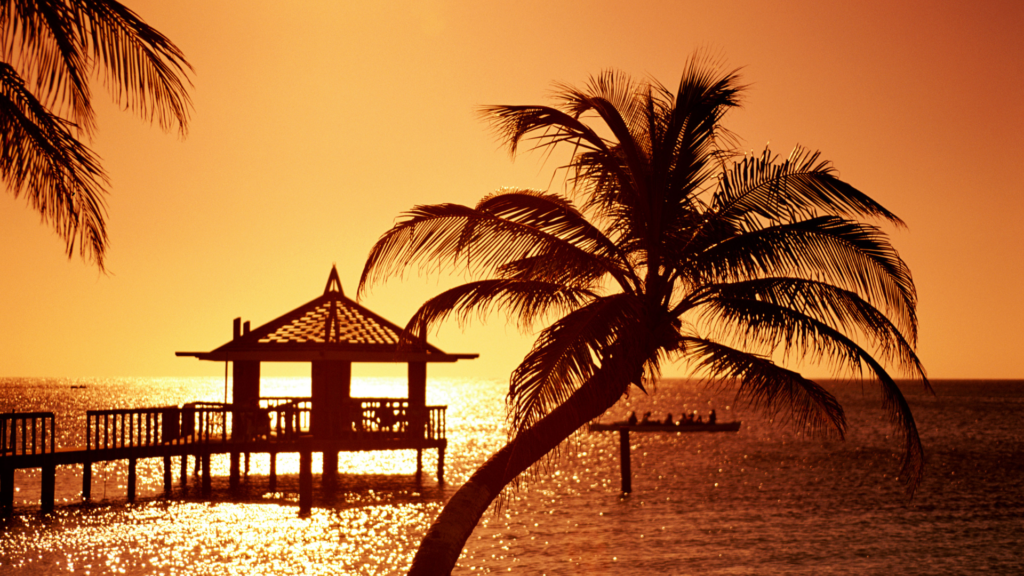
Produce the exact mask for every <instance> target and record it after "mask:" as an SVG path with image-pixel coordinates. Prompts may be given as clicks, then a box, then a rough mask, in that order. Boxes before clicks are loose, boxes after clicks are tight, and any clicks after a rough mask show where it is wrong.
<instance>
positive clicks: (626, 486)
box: [619, 428, 633, 494]
mask: <svg viewBox="0 0 1024 576" xmlns="http://www.w3.org/2000/svg"><path fill="white" fill-rule="evenodd" d="M619 462H620V464H621V466H622V493H623V494H629V493H630V492H632V491H633V471H632V470H631V468H630V462H629V430H626V429H625V428H623V429H620V430H619Z"/></svg>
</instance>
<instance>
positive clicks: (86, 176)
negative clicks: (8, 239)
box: [0, 0, 192, 270]
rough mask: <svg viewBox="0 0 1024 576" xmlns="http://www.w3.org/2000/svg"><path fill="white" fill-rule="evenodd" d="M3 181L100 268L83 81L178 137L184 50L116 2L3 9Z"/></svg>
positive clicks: (44, 1)
mask: <svg viewBox="0 0 1024 576" xmlns="http://www.w3.org/2000/svg"><path fill="white" fill-rule="evenodd" d="M0 58H2V62H0V138H2V139H3V149H2V150H0V178H2V179H3V181H4V183H5V184H6V186H7V188H8V189H9V190H10V191H11V192H12V193H13V194H14V195H15V196H18V195H20V194H21V193H23V192H24V193H25V194H26V196H27V199H28V202H29V204H30V205H31V206H32V207H33V208H34V209H35V210H37V211H38V212H39V213H40V214H41V215H42V217H43V221H44V222H47V223H49V224H50V225H52V226H53V228H54V229H55V231H56V232H57V233H58V234H59V235H60V237H61V238H62V239H63V240H64V241H65V244H66V246H67V251H68V255H69V256H70V255H72V254H73V253H74V251H75V244H76V243H77V244H78V250H79V253H80V254H81V256H82V257H83V258H85V259H87V260H93V261H94V262H95V263H96V264H97V266H98V267H99V268H100V269H101V270H102V269H103V258H104V255H105V253H106V247H107V234H106V225H105V208H104V202H103V194H104V190H105V186H106V184H107V177H106V175H105V173H104V172H103V169H102V168H101V167H100V164H99V159H98V158H97V157H96V155H95V154H93V152H92V151H91V150H89V148H88V147H86V146H85V145H84V144H82V143H81V142H80V140H79V138H80V137H81V136H87V137H88V136H91V135H92V134H93V132H94V131H95V113H94V110H93V106H92V94H91V91H90V89H89V82H88V76H89V75H90V74H92V73H94V72H101V73H104V74H105V77H104V83H105V85H106V86H107V88H108V89H109V90H110V91H111V92H112V95H113V97H114V100H115V101H116V102H117V103H118V104H119V105H121V106H124V107H125V108H130V109H132V110H133V111H135V112H136V113H138V114H139V115H140V116H142V117H143V118H145V119H148V120H150V121H151V122H156V123H157V124H159V126H160V127H161V128H162V129H164V130H169V129H171V128H177V129H178V131H179V133H180V134H181V135H184V134H185V132H186V129H187V125H188V117H189V112H190V110H191V106H192V104H191V100H190V99H189V96H188V91H187V87H188V86H191V83H190V82H189V80H188V78H187V74H188V72H190V71H191V67H190V66H189V64H188V62H186V61H185V57H184V55H183V54H182V53H181V51H180V50H179V49H178V48H177V47H176V46H175V45H174V44H173V43H172V42H171V41H170V40H168V39H167V38H166V37H165V36H164V35H162V34H161V33H160V32H158V31H157V30H155V29H154V28H152V27H150V26H148V25H147V24H146V23H145V22H143V21H142V20H141V19H140V18H139V17H138V15H136V14H135V13H134V12H132V11H131V10H129V9H128V8H126V7H124V6H122V5H121V4H119V3H118V2H116V1H114V0H8V1H5V2H3V3H0Z"/></svg>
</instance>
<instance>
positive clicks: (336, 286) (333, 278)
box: [324, 264, 345, 296]
mask: <svg viewBox="0 0 1024 576" xmlns="http://www.w3.org/2000/svg"><path fill="white" fill-rule="evenodd" d="M332 292H336V293H338V294H340V295H342V296H344V295H345V291H344V290H342V289H341V278H339V277H338V265H337V264H332V265H331V274H330V275H329V276H328V277H327V287H326V288H324V296H327V295H328V294H330V293H332Z"/></svg>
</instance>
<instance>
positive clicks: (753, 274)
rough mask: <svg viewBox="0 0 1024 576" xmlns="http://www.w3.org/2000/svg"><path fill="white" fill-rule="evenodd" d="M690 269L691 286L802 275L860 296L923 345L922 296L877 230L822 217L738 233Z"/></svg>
mask: <svg viewBox="0 0 1024 576" xmlns="http://www.w3.org/2000/svg"><path fill="white" fill-rule="evenodd" d="M690 264H691V266H690V267H689V268H688V269H687V270H684V271H683V273H685V274H700V275H701V277H699V278H696V277H693V276H690V278H689V280H690V283H691V285H700V284H717V283H721V282H730V281H741V280H748V279H753V278H764V277H781V276H798V277H804V278H812V279H820V280H823V281H826V282H828V283H831V284H835V285H837V286H840V287H843V288H847V289H850V290H853V291H855V292H857V293H858V294H859V295H861V296H862V297H864V299H865V300H867V301H868V302H870V303H871V304H872V305H875V306H876V307H878V308H879V309H881V310H882V311H883V312H884V313H885V314H886V315H887V316H889V317H891V318H893V319H894V321H895V323H896V324H897V326H899V328H900V331H901V332H902V333H903V334H905V335H906V336H907V338H908V340H909V341H910V342H911V343H912V344H914V345H916V342H917V314H916V308H917V293H916V289H915V287H914V281H913V278H912V277H911V274H910V269H909V267H907V265H906V263H905V262H904V261H903V260H902V259H901V258H900V257H899V254H898V253H897V252H896V250H895V249H894V248H893V247H892V245H891V244H889V242H888V240H887V238H886V236H885V234H883V233H882V232H881V231H880V230H879V229H878V228H877V227H874V226H870V225H867V224H861V223H857V222H851V221H848V220H843V219H841V218H838V217H834V216H821V217H817V218H812V219H809V220H804V221H799V222H793V223H787V224H781V225H777V226H771V227H768V228H765V229H762V230H756V231H752V232H747V233H741V234H736V235H734V236H731V237H729V238H728V239H726V240H723V241H721V242H718V243H717V244H714V245H712V246H710V247H709V248H707V249H706V250H704V251H703V252H702V253H701V254H699V255H697V256H696V257H695V260H694V261H693V262H691V263H690Z"/></svg>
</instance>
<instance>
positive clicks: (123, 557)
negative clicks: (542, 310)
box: [0, 378, 1024, 575]
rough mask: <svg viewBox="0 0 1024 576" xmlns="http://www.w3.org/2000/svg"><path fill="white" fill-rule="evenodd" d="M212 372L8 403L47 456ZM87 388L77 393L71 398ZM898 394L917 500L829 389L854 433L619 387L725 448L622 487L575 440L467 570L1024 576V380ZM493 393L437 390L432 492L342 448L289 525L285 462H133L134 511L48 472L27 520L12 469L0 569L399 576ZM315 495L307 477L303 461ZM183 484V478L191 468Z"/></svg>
mask: <svg viewBox="0 0 1024 576" xmlns="http://www.w3.org/2000/svg"><path fill="white" fill-rule="evenodd" d="M223 385H224V383H223V380H220V379H216V378H214V379H116V380H100V379H77V380H48V379H0V410H2V411H9V410H18V411H31V410H47V411H53V412H55V413H56V414H57V428H58V443H59V444H61V445H68V446H70V445H77V444H80V443H81V435H82V434H83V431H84V426H85V411H86V410H89V409H100V408H113V407H144V406H159V405H168V404H181V403H184V402H188V401H195V400H211V401H215V400H222V399H223ZM80 386H85V388H80ZM935 388H936V392H937V395H936V396H931V395H929V394H927V393H925V392H923V391H921V390H919V389H918V388H917V387H915V386H908V387H907V388H906V393H907V396H908V397H909V399H910V402H911V405H912V407H913V410H914V414H915V416H916V418H917V422H918V426H919V428H920V431H921V437H922V440H923V441H924V444H925V450H926V454H927V476H926V478H925V480H924V483H923V484H922V486H921V488H920V491H919V493H918V495H917V497H916V498H914V500H913V501H910V502H908V501H907V500H906V498H905V497H904V495H903V491H902V485H901V484H899V483H898V482H897V481H896V479H895V478H894V474H895V473H896V471H897V466H898V461H897V459H896V458H897V455H896V454H895V452H896V450H897V449H898V446H897V444H896V441H895V439H893V438H892V437H891V436H890V434H891V431H890V429H889V427H888V424H887V421H886V419H885V416H884V414H883V413H882V411H881V409H880V403H879V401H878V398H877V396H876V394H874V393H873V391H872V390H871V389H870V388H868V389H866V390H862V389H861V387H860V386H859V385H834V386H833V387H832V389H833V391H835V392H836V393H837V394H838V396H839V397H840V399H841V400H842V401H843V404H844V406H845V407H846V409H847V412H848V419H849V423H850V430H849V434H848V437H847V439H846V441H843V442H840V441H824V440H819V439H809V438H805V437H803V436H800V435H799V434H797V433H796V432H795V431H794V430H792V429H791V428H787V427H785V426H778V425H774V424H771V423H769V422H766V421H764V420H763V419H761V418H758V417H757V416H756V415H755V414H754V413H752V412H751V411H749V410H743V409H741V408H739V407H736V406H733V405H732V397H731V394H730V393H729V392H722V391H718V392H709V391H708V390H706V389H703V388H701V387H699V386H697V385H695V384H692V383H689V382H685V381H668V382H662V383H660V384H659V386H658V387H657V389H656V390H655V391H654V393H653V394H652V395H651V396H644V395H643V394H633V395H632V396H631V397H630V398H628V399H626V400H625V401H623V402H622V403H620V405H618V406H616V407H615V408H614V409H613V410H612V411H611V413H609V414H608V415H606V416H605V418H604V419H605V420H609V421H610V420H613V419H620V418H622V417H624V415H625V414H627V413H628V412H629V411H630V410H636V411H637V412H638V413H641V414H642V413H643V412H645V411H648V410H650V411H652V412H653V416H654V417H658V418H663V417H664V415H665V413H666V412H672V413H673V414H676V415H677V417H678V415H679V414H680V413H681V412H683V411H684V410H687V411H692V410H698V411H700V412H702V413H704V414H706V413H707V412H708V411H710V409H711V408H715V409H716V410H717V413H718V416H719V420H720V421H730V420H742V421H743V427H742V429H741V430H740V432H738V433H735V434H663V433H650V434H633V435H632V437H631V439H632V456H633V458H632V464H633V493H632V494H630V495H628V496H625V497H623V496H621V495H620V493H619V458H618V450H619V447H618V435H617V434H614V433H593V434H584V435H582V436H581V437H580V438H579V440H578V442H577V443H576V445H575V448H574V449H573V450H567V451H565V454H564V456H563V457H562V458H561V459H559V460H557V461H556V463H554V464H552V465H551V466H549V467H548V468H547V469H546V470H545V471H544V473H542V474H540V475H538V476H536V477H535V478H533V479H531V480H528V481H527V482H525V483H524V485H523V487H522V488H521V489H520V490H519V491H518V492H515V493H514V494H513V495H512V497H511V499H510V500H509V502H508V504H507V505H506V506H505V507H503V508H502V509H501V510H500V511H498V512H493V511H492V512H489V513H488V514H486V515H485V517H484V521H483V522H482V523H481V525H480V526H479V527H478V528H477V530H476V531H475V532H474V534H473V537H472V538H471V539H470V541H469V543H468V545H467V547H466V550H465V552H464V554H463V556H462V559H461V560H460V563H459V568H458V571H461V572H462V573H489V572H509V571H511V572H516V573H523V574H584V573H585V574H623V575H625V574H821V573H830V574H893V573H900V574H958V573H959V574H968V573H971V574H973V573H1002V574H1018V573H1024V560H1022V558H1024V544H1022V543H1021V541H1020V538H1021V535H1022V534H1024V474H1022V472H1024V382H1020V381H1009V382H1007V381H1000V382H995V381H981V382H972V381H940V382H937V383H935ZM262 391H263V394H264V395H266V396H285V395H292V396H302V395H308V393H309V381H308V379H305V380H303V379H287V378H282V379H264V382H263V390H262ZM503 394H504V384H503V383H502V382H497V381H480V380H460V381H430V383H429V385H428V403H429V404H447V405H448V439H449V447H448V451H447V453H446V469H445V473H446V478H447V480H448V483H447V484H446V485H445V486H439V485H438V484H437V482H436V480H435V477H434V475H433V471H434V469H435V466H436V460H435V453H434V452H433V451H430V452H425V462H424V465H425V470H426V471H427V473H425V474H424V475H423V477H422V479H421V480H420V481H417V479H416V477H415V468H416V462H415V452H413V451H403V452H378V453H367V454H344V453H343V454H342V456H341V459H340V464H339V469H340V472H341V476H340V482H339V483H340V487H339V489H338V490H337V491H336V492H335V493H333V494H327V493H324V492H322V491H321V490H319V488H317V490H316V492H315V494H314V509H313V513H312V514H311V515H310V516H309V517H304V518H300V517H299V515H298V458H297V456H296V455H281V456H279V459H278V474H279V476H278V485H277V490H276V491H275V492H273V493H271V492H269V490H268V482H267V473H268V470H269V460H268V458H267V456H265V455H263V456H254V457H253V459H252V461H251V462H250V471H249V475H248V476H247V477H246V478H245V479H244V480H243V493H242V494H241V495H240V496H231V495H229V494H228V491H227V475H228V461H227V457H226V456H224V457H216V456H215V457H214V459H213V466H212V470H213V474H214V478H213V480H214V486H213V488H214V495H213V498H212V499H210V500H205V499H202V498H201V497H200V496H199V494H198V482H197V481H196V480H195V479H194V478H190V479H189V480H190V482H189V484H188V487H187V488H185V489H182V488H181V486H180V485H179V483H178V467H177V462H175V467H174V483H175V490H174V494H173V495H172V497H171V498H165V497H164V496H163V484H162V463H161V462H160V461H159V460H157V459H153V460H144V461H141V462H140V467H139V480H138V482H139V486H138V494H139V496H140V497H139V499H138V500H137V503H136V504H133V505H129V504H127V502H126V483H127V473H126V467H125V465H124V464H121V465H117V464H113V463H110V464H106V465H104V464H96V465H94V471H93V486H92V494H93V500H92V502H91V503H89V504H81V503H80V495H81V492H80V491H81V469H80V467H77V466H76V467H62V468H59V469H58V472H57V495H56V497H57V510H56V512H54V513H52V514H49V515H41V514H40V513H39V512H38V507H39V484H40V483H39V472H38V471H23V472H19V473H18V474H17V475H16V479H15V481H16V486H17V492H16V494H15V506H16V508H15V515H14V518H13V519H11V520H9V521H6V522H3V523H0V574H5V575H6V574H64V573H76V574H218V575H219V574H392V573H401V572H403V571H404V570H405V569H406V568H407V567H408V564H409V562H410V561H411V558H412V556H413V554H414V553H415V549H416V546H417V544H418V542H419V539H420V537H421V536H422V535H423V533H424V532H425V530H426V527H427V526H428V525H429V524H430V522H431V521H432V520H433V518H434V516H435V515H436V514H437V512H438V511H439V510H440V508H441V506H442V504H443V502H444V501H445V499H446V498H448V497H449V496H450V495H451V494H452V493H453V492H454V490H455V489H456V488H457V487H458V486H459V485H461V483H462V482H464V481H465V480H466V478H468V476H469V475H470V474H471V473H472V471H473V470H474V469H475V468H476V467H477V466H478V465H479V464H480V463H481V462H483V461H484V459H486V457H487V456H488V455H489V454H490V453H492V452H493V451H494V450H496V449H497V448H498V447H500V446H501V444H502V442H503V440H504V437H505V430H504V427H503V417H502V414H503ZM353 395H354V396H371V397H380V396H404V395H405V385H404V382H403V381H402V380H397V379H396V380H390V379H363V380H359V381H357V382H354V383H353ZM313 470H314V482H317V486H318V480H319V478H318V476H319V474H318V472H319V470H320V463H319V459H318V457H314V463H313ZM190 474H191V470H190Z"/></svg>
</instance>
